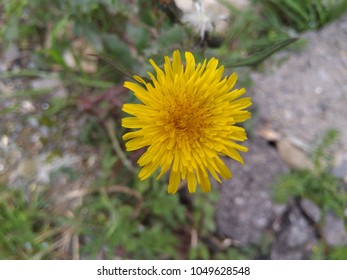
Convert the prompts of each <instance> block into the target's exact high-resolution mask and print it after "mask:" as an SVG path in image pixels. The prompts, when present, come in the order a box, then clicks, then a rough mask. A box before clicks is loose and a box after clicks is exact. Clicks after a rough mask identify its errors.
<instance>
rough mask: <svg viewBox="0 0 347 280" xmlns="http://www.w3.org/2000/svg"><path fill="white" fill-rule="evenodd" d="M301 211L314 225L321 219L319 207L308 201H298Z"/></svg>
mask: <svg viewBox="0 0 347 280" xmlns="http://www.w3.org/2000/svg"><path fill="white" fill-rule="evenodd" d="M300 207H301V209H302V211H304V213H305V214H306V215H307V216H308V217H309V218H310V219H311V220H312V221H313V222H315V223H318V222H319V221H320V218H321V211H320V209H319V207H318V206H317V205H316V204H315V203H313V202H312V201H311V200H309V199H302V200H301V201H300Z"/></svg>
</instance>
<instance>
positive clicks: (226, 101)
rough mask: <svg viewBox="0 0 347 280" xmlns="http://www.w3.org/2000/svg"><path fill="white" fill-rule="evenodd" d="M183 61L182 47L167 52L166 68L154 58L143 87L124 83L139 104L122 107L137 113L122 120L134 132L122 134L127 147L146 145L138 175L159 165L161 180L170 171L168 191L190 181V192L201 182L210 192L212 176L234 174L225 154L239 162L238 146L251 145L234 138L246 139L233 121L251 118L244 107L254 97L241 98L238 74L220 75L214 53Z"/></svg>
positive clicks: (146, 174) (148, 173)
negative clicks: (241, 143)
mask: <svg viewBox="0 0 347 280" xmlns="http://www.w3.org/2000/svg"><path fill="white" fill-rule="evenodd" d="M185 60H186V61H185V66H184V64H183V63H182V61H181V57H180V53H179V51H177V50H176V51H174V53H173V58H172V61H171V60H170V58H169V57H167V56H166V57H165V63H164V69H163V70H162V69H160V68H159V67H158V66H157V64H156V63H155V62H154V61H153V60H152V59H150V63H151V65H152V66H153V68H154V69H155V72H156V77H155V76H154V75H153V74H152V73H148V75H149V76H150V78H151V82H146V81H145V80H143V79H142V78H140V77H138V76H134V79H135V80H136V81H138V82H139V83H141V84H142V85H143V86H141V85H139V84H137V83H133V82H125V83H124V86H125V87H126V88H128V89H130V90H131V91H133V92H134V94H135V96H136V97H137V98H138V99H139V100H140V101H141V104H124V106H123V111H124V112H126V113H128V114H130V115H133V116H132V117H126V118H124V119H123V120H122V126H123V127H126V128H131V129H138V130H136V131H132V132H128V133H126V134H125V135H124V136H123V139H124V140H125V141H127V143H126V149H127V151H134V150H138V149H141V148H143V147H147V150H146V152H145V153H144V154H143V155H142V156H141V157H140V158H139V160H138V164H139V165H140V166H141V167H142V169H141V171H140V173H139V175H138V176H139V178H140V180H144V179H146V178H148V177H149V176H151V175H152V174H153V173H154V172H155V171H156V170H157V169H161V172H160V174H159V176H158V178H157V179H159V178H160V177H161V176H162V175H163V174H165V173H166V172H168V171H170V177H169V186H168V192H169V193H171V194H174V193H175V192H176V191H177V189H178V187H179V184H180V182H181V180H186V181H187V185H188V190H189V192H190V193H193V192H195V189H196V185H197V184H199V185H200V187H201V188H202V190H203V191H204V192H208V191H210V188H211V183H210V178H209V177H210V175H211V176H212V177H213V178H215V179H216V180H217V181H218V182H220V183H221V177H222V178H224V179H229V178H231V176H232V174H231V172H230V170H229V169H228V167H227V166H226V165H225V163H224V162H223V160H222V159H221V156H229V157H230V158H232V159H234V160H236V161H238V162H241V163H242V164H243V159H242V157H241V156H240V154H239V151H241V152H246V151H247V148H246V147H244V146H242V145H240V144H238V143H236V142H234V141H244V140H246V139H247V136H246V132H245V130H244V129H243V128H242V127H238V126H236V125H235V124H236V123H238V122H243V121H245V120H247V119H248V118H250V113H249V112H248V111H246V110H245V108H247V107H249V106H250V105H251V99H250V98H239V97H240V96H241V95H243V94H244V93H245V89H244V88H241V89H234V90H232V88H233V87H234V85H235V83H236V80H237V75H236V74H235V73H234V74H232V75H230V76H229V77H225V78H222V75H223V72H224V67H223V66H220V67H218V60H217V59H215V58H211V59H210V60H209V61H208V62H207V61H206V59H205V61H204V62H203V63H202V64H201V63H199V64H198V65H196V64H195V59H194V56H193V54H192V53H191V52H186V53H185Z"/></svg>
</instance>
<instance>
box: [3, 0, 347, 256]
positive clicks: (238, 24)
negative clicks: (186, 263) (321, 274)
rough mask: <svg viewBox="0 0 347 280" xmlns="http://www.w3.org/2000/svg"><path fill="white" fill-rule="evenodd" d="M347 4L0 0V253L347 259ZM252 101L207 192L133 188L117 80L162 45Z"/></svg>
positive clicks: (123, 95)
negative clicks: (237, 156) (213, 66)
mask: <svg viewBox="0 0 347 280" xmlns="http://www.w3.org/2000/svg"><path fill="white" fill-rule="evenodd" d="M346 12H347V1H346V0H223V1H222V0H221V1H214V0H205V1H204V0H200V1H190V0H186V1H178V0H176V1H174V0H162V1H154V0H149V1H148V0H147V1H145V0H57V1H50V0H34V1H29V0H0V259H347V233H346V219H347V130H346V121H347V113H346V109H345V108H346V105H347V83H346V78H347V13H346ZM176 49H179V50H180V51H181V53H183V52H184V51H185V50H189V51H192V52H193V53H194V54H195V56H196V59H197V61H202V60H203V59H204V58H210V57H216V58H218V59H219V62H220V64H223V65H224V66H225V68H226V74H230V73H232V72H237V73H238V75H239V81H238V84H237V87H245V88H246V89H247V94H248V96H251V97H252V99H253V103H254V104H253V106H252V108H251V111H252V114H253V117H252V119H251V120H249V121H247V122H246V123H245V128H246V130H247V133H248V136H249V140H248V141H247V142H246V145H247V146H248V147H249V152H248V153H247V154H245V156H244V158H245V165H244V166H241V165H239V164H236V163H234V162H231V161H229V160H227V159H226V162H227V164H228V165H229V166H230V168H231V171H232V173H233V175H234V176H233V178H232V179H230V180H228V181H224V182H223V184H222V186H219V185H217V184H215V186H214V188H213V190H212V191H211V192H210V193H206V194H204V193H202V192H201V191H198V192H197V193H196V194H194V195H189V194H188V193H187V190H186V188H182V189H181V190H180V191H179V192H178V193H177V194H176V195H174V196H172V195H168V194H167V178H163V179H162V180H160V181H156V180H155V179H154V178H155V177H156V176H153V177H152V178H150V179H148V180H145V181H143V182H141V181H139V180H138V178H137V174H138V171H139V168H138V166H137V165H136V161H137V159H138V158H139V156H140V155H141V153H142V152H143V151H138V152H133V153H127V152H125V149H124V142H123V141H122V138H121V136H122V135H123V134H124V132H125V129H124V128H122V127H121V125H120V124H121V118H122V117H123V116H124V114H123V113H122V111H121V108H122V105H123V103H128V102H135V99H134V97H133V96H132V94H131V93H129V92H128V91H127V90H126V89H125V88H123V86H122V85H123V82H124V81H125V80H129V79H130V78H129V77H128V76H129V74H130V75H133V74H137V75H140V76H146V75H147V74H146V72H147V71H152V68H151V66H150V65H149V63H148V59H149V58H153V59H154V60H155V61H156V62H157V63H158V65H162V63H163V57H164V56H165V55H168V56H170V55H171V54H172V52H173V50H176Z"/></svg>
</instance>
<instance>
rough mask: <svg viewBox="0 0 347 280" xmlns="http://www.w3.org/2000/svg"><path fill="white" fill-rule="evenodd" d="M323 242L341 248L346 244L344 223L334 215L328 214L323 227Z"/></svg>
mask: <svg viewBox="0 0 347 280" xmlns="http://www.w3.org/2000/svg"><path fill="white" fill-rule="evenodd" d="M323 235H324V239H325V241H326V242H327V243H328V245H330V246H343V245H346V244H347V232H346V228H345V224H344V221H343V220H342V219H339V218H337V217H336V216H335V215H334V214H332V213H328V214H327V215H326V217H325V224H324V227H323Z"/></svg>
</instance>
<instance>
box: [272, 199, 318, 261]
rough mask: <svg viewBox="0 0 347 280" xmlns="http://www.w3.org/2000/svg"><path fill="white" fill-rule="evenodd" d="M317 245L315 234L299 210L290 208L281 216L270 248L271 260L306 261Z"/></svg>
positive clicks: (294, 207)
mask: <svg viewBox="0 0 347 280" xmlns="http://www.w3.org/2000/svg"><path fill="white" fill-rule="evenodd" d="M316 243H317V240H316V234H315V231H314V229H313V228H312V227H311V225H310V223H309V222H308V221H307V219H306V218H305V217H304V216H303V214H302V213H301V211H300V209H298V207H296V206H290V207H289V208H288V210H287V211H286V212H285V213H284V214H283V215H282V217H281V220H280V226H279V229H278V230H277V234H276V236H275V240H274V242H273V244H272V248H271V259H276V260H277V259H285V260H287V259H306V258H308V256H309V254H310V252H311V250H312V247H313V246H314V245H315V244H316Z"/></svg>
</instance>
